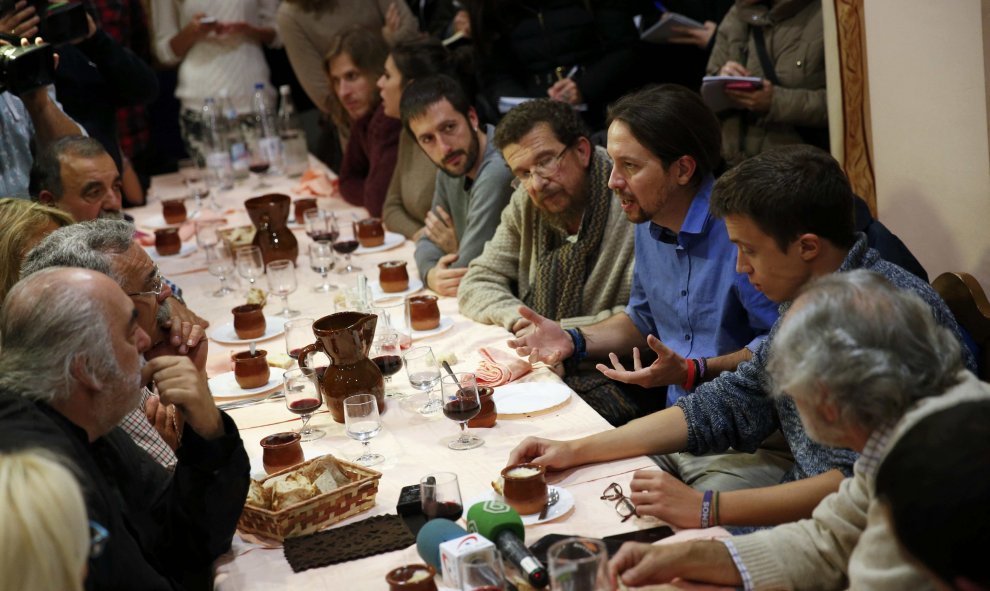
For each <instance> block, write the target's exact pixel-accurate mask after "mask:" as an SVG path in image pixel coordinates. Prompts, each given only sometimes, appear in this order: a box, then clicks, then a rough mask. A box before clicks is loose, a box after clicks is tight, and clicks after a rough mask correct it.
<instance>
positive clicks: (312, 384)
mask: <svg viewBox="0 0 990 591" xmlns="http://www.w3.org/2000/svg"><path fill="white" fill-rule="evenodd" d="M282 381H283V383H284V384H285V406H286V407H287V408H288V409H289V412H292V413H295V414H297V415H299V416H300V417H302V422H303V424H302V427H300V428H299V435H300V436H301V439H302V440H303V441H312V440H314V439H319V438H320V437H323V436H324V435H326V433H324V432H323V431H322V430H321V429H313V428H312V427H310V426H309V419H310V418H311V417H312V416H313V413H314V412H316V409H318V408H320V405H321V404H323V397H322V396H321V395H320V384H319V383H318V382H317V381H316V370H315V369H313V368H312V367H297V368H294V369H290V370H288V371H286V372H285V374H284V375H283V376H282Z"/></svg>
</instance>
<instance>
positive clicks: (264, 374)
mask: <svg viewBox="0 0 990 591" xmlns="http://www.w3.org/2000/svg"><path fill="white" fill-rule="evenodd" d="M233 359H234V379H235V380H237V385H238V386H240V387H241V388H244V389H245V390H250V389H251V388H260V387H262V386H264V385H265V384H267V383H268V380H269V378H271V375H272V373H271V369H270V368H269V367H268V351H265V350H264V349H257V350H256V351H255V352H254V355H252V354H251V352H250V351H241V352H240V353H234V355H233Z"/></svg>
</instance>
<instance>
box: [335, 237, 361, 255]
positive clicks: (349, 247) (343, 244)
mask: <svg viewBox="0 0 990 591" xmlns="http://www.w3.org/2000/svg"><path fill="white" fill-rule="evenodd" d="M358 246H359V244H358V241H357V240H339V241H337V242H334V243H333V249H334V250H336V251H337V252H339V253H340V254H351V253H352V252H354V251H355V250H357V248H358Z"/></svg>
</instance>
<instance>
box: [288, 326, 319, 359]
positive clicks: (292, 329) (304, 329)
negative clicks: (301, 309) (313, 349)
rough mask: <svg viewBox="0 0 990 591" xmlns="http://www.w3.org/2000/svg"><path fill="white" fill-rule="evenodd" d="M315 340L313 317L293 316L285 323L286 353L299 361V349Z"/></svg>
mask: <svg viewBox="0 0 990 591" xmlns="http://www.w3.org/2000/svg"><path fill="white" fill-rule="evenodd" d="M312 342H313V319H312V318H293V319H292V320H290V321H288V322H286V323H285V353H286V355H288V356H289V357H291V358H293V359H295V360H296V361H299V351H301V350H302V348H303V347H305V346H306V345H309V344H312Z"/></svg>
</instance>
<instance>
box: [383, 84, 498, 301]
mask: <svg viewBox="0 0 990 591" xmlns="http://www.w3.org/2000/svg"><path fill="white" fill-rule="evenodd" d="M399 108H400V111H401V113H402V123H403V125H404V126H405V128H406V131H407V132H408V133H409V134H410V135H412V136H413V138H414V139H415V140H416V143H417V144H418V145H419V147H420V148H422V150H423V152H425V153H426V155H427V156H429V157H430V160H432V161H433V163H434V164H435V165H436V166H437V168H438V169H439V171H438V172H437V181H436V192H435V193H434V195H433V206H432V208H431V210H432V211H430V212H429V213H427V214H426V231H425V232H424V234H423V236H422V237H421V238H420V239H419V241H418V242H417V243H416V267H417V268H418V269H419V274H420V276H421V277H422V279H423V282H424V283H426V285H427V286H428V287H429V288H430V289H432V290H433V291H435V292H437V293H439V294H440V295H445V296H455V295H457V288H458V286H459V285H460V283H461V278H462V277H463V276H464V274H465V273H467V266H468V263H470V262H471V261H472V260H474V258H475V257H476V256H478V255H479V254H481V249H482V248H484V246H485V242H487V241H488V239H489V238H491V237H492V234H494V233H495V228H496V227H497V226H498V219H499V216H500V215H501V214H502V209H503V208H505V205H506V203H508V202H509V196H510V195H511V194H512V187H511V186H510V185H509V183H510V182H511V180H512V173H510V172H509V169H508V168H507V167H506V166H505V161H504V160H502V155H501V154H499V153H498V150H496V149H495V146H494V145H492V136H493V135H494V133H495V128H493V127H492V126H490V125H489V126H488V127H487V128H486V129H485V130H484V131H482V130H481V129H480V128H479V126H478V115H477V113H475V111H474V107H472V106H471V105H470V103H469V102H468V99H467V97H466V96H465V95H464V91H463V90H461V87H460V85H459V84H458V83H457V82H456V81H454V80H453V79H452V78H450V77H448V76H445V75H442V74H440V75H436V76H428V77H426V78H421V79H418V80H414V81H413V82H412V83H411V84H410V85H409V87H408V88H406V89H405V90H404V91H403V92H402V102H401V104H400V107H399Z"/></svg>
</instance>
